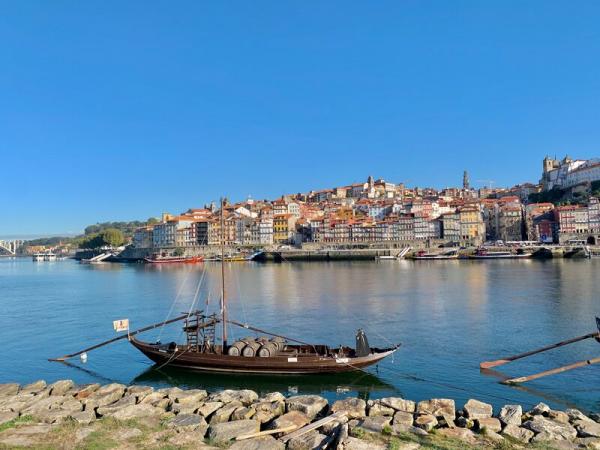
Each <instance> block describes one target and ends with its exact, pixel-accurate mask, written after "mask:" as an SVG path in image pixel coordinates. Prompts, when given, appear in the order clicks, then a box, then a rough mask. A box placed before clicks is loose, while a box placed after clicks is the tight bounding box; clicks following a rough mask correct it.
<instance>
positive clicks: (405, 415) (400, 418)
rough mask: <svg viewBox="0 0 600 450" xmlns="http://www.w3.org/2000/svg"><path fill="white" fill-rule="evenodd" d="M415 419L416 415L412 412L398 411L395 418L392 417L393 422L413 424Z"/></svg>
mask: <svg viewBox="0 0 600 450" xmlns="http://www.w3.org/2000/svg"><path fill="white" fill-rule="evenodd" d="M413 421H414V417H413V415H412V413H409V412H404V411H397V412H396V414H394V418H393V419H392V424H393V425H396V424H402V425H412V424H413Z"/></svg>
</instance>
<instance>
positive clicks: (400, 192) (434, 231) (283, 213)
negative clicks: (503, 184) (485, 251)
mask: <svg viewBox="0 0 600 450" xmlns="http://www.w3.org/2000/svg"><path fill="white" fill-rule="evenodd" d="M599 180H600V161H599V160H596V159H594V160H572V159H571V158H569V157H565V158H564V159H562V160H556V159H551V158H548V157H546V158H545V159H544V160H543V172H542V176H541V179H540V181H539V183H538V184H531V183H525V184H521V185H517V186H514V187H512V188H494V187H492V186H491V184H492V183H489V184H490V185H489V186H487V187H484V188H480V189H474V188H473V187H472V186H471V184H470V181H469V175H468V173H467V171H465V172H464V174H463V182H462V187H460V188H445V189H441V190H438V189H433V188H418V187H415V188H409V187H406V186H405V185H404V184H403V183H394V182H390V181H386V180H383V179H374V178H373V177H372V176H369V177H368V178H367V179H366V180H365V181H364V182H360V183H353V184H349V185H344V186H337V187H333V188H329V189H322V190H317V191H310V192H307V193H297V194H287V195H282V196H281V197H280V198H277V199H274V200H256V199H252V198H248V199H246V200H244V201H239V202H230V201H228V200H225V201H224V211H223V216H224V217H223V228H224V229H223V233H221V213H220V207H219V206H218V205H216V204H215V203H212V204H210V205H206V206H205V207H203V208H191V209H189V210H187V211H185V212H183V213H181V214H178V215H173V214H168V213H164V214H163V215H162V218H161V220H160V221H159V222H158V223H155V224H152V225H148V226H145V227H140V228H138V229H137V230H136V231H135V233H134V235H133V240H132V243H133V246H134V247H136V248H173V247H179V248H187V247H197V246H213V245H219V244H220V240H221V236H223V239H224V241H225V245H228V246H249V247H268V246H287V245H296V246H300V245H304V244H307V243H320V244H325V245H333V244H336V245H337V244H340V245H341V244H345V245H361V244H365V243H372V242H378V243H384V242H415V241H427V240H441V241H443V242H444V243H445V244H448V245H456V246H479V245H481V244H483V243H484V242H486V241H495V242H499V241H501V242H502V243H510V242H521V243H522V242H523V241H533V242H538V243H547V244H551V243H560V244H563V243H574V242H577V243H579V242H581V243H584V244H590V245H595V244H596V243H597V242H598V239H600V202H599V200H598V198H596V197H594V196H592V195H591V193H593V192H594V185H595V183H596V182H598V181H599ZM545 192H546V193H547V192H554V193H555V192H563V193H565V195H570V196H571V197H572V198H578V197H579V198H580V197H581V196H585V195H586V193H587V198H586V202H585V203H582V202H570V201H567V202H564V204H561V203H559V202H558V203H557V204H555V203H553V202H549V201H547V202H532V201H531V200H530V199H531V198H532V197H535V196H536V194H537V195H538V196H539V195H540V194H543V193H545Z"/></svg>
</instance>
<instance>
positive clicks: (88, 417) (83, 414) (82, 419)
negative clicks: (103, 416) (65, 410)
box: [69, 410, 96, 425]
mask: <svg viewBox="0 0 600 450" xmlns="http://www.w3.org/2000/svg"><path fill="white" fill-rule="evenodd" d="M69 418H71V419H73V420H74V421H75V422H77V423H79V424H81V425H89V424H90V423H92V422H93V421H94V420H96V413H95V412H94V411H90V410H86V411H77V412H72V413H71V414H70V415H69Z"/></svg>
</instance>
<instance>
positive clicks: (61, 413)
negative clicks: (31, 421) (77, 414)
mask: <svg viewBox="0 0 600 450" xmlns="http://www.w3.org/2000/svg"><path fill="white" fill-rule="evenodd" d="M70 416H71V412H70V411H66V410H64V409H60V408H59V409H50V410H45V411H38V412H37V413H36V414H35V416H34V417H35V418H36V419H37V420H39V421H41V422H44V423H61V422H64V421H65V420H66V419H68V418H69V417H70Z"/></svg>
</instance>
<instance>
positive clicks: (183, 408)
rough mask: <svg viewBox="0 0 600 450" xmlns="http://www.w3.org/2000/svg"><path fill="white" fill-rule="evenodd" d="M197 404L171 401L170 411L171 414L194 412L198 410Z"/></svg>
mask: <svg viewBox="0 0 600 450" xmlns="http://www.w3.org/2000/svg"><path fill="white" fill-rule="evenodd" d="M198 406H199V405H197V404H196V405H194V404H192V405H181V404H179V403H173V404H172V405H171V409H170V411H171V412H172V413H173V414H194V413H196V411H197V410H198Z"/></svg>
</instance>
